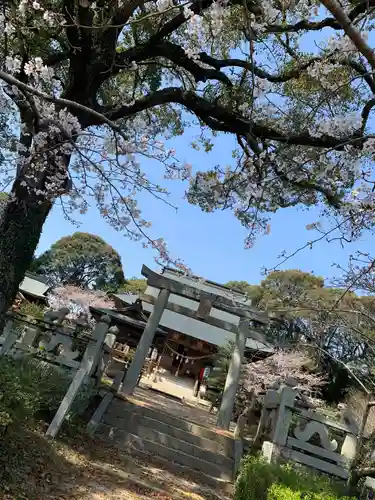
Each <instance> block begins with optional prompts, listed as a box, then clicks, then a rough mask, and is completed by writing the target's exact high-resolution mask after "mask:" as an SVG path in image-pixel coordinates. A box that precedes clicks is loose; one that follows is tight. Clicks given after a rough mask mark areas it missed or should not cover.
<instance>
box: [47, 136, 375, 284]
mask: <svg viewBox="0 0 375 500" xmlns="http://www.w3.org/2000/svg"><path fill="white" fill-rule="evenodd" d="M197 133H198V129H197V130H192V129H190V130H189V131H187V133H186V134H185V135H184V136H183V137H181V138H178V139H176V140H174V141H173V142H172V143H171V144H170V146H171V147H175V148H176V151H177V156H178V157H179V159H180V160H181V161H187V162H189V163H192V164H193V166H194V168H195V169H206V168H209V167H211V166H213V165H215V164H218V163H220V164H221V165H223V163H225V162H226V161H228V162H229V161H230V159H231V149H232V145H233V142H232V139H231V138H230V136H225V137H221V138H220V139H219V140H218V141H217V142H216V146H215V148H214V150H213V152H212V153H210V154H206V153H200V152H197V151H195V150H193V149H192V148H191V147H190V141H191V139H192V138H193V137H194V135H196V134H197ZM142 167H143V168H144V170H145V171H146V172H147V173H148V175H150V176H151V177H152V178H153V179H155V180H159V182H161V183H164V185H166V186H167V187H168V189H169V190H170V191H171V197H170V200H169V201H171V202H172V203H173V204H174V205H177V206H178V208H179V209H178V211H177V212H175V211H174V210H173V209H172V208H170V207H168V206H167V205H165V204H163V203H162V202H160V201H159V200H155V199H153V198H151V197H150V196H141V203H140V206H141V208H142V210H143V213H144V217H145V218H146V219H147V220H150V221H152V223H153V226H152V228H151V234H152V236H153V237H159V236H162V237H164V238H165V240H166V241H167V243H168V247H169V249H170V251H171V254H172V255H173V256H174V257H179V258H181V259H182V260H183V261H184V262H185V263H186V264H187V265H188V266H189V267H190V268H191V269H192V271H193V272H194V273H195V274H197V275H199V276H203V277H204V278H206V279H211V280H214V281H218V282H222V283H225V282H227V281H229V280H246V281H248V282H250V283H258V282H259V281H260V280H261V279H262V268H263V267H266V268H268V269H270V268H272V267H273V266H275V265H276V264H277V262H278V256H279V255H280V253H281V252H282V251H284V250H286V251H287V252H288V253H292V252H294V251H295V250H297V249H298V248H300V247H301V246H303V245H305V244H306V242H307V241H309V240H311V239H313V236H314V234H313V233H312V232H311V231H307V230H306V229H305V226H306V224H309V223H311V222H314V221H316V220H317V218H318V215H319V210H318V209H316V208H314V209H312V210H306V209H302V208H295V209H284V210H281V211H279V212H278V213H276V214H275V215H274V216H273V218H272V222H271V234H269V235H267V236H260V237H259V238H258V240H257V242H256V244H255V246H254V247H253V248H252V249H248V250H245V249H244V238H245V236H246V231H245V229H244V228H242V227H241V225H240V223H239V222H238V221H237V220H236V219H235V217H234V216H233V214H231V213H230V212H216V213H211V214H206V213H203V212H202V211H201V210H200V209H199V208H198V207H196V206H192V205H189V204H188V203H187V201H186V200H184V199H183V196H184V191H185V189H186V186H187V184H184V183H182V182H181V181H164V180H163V178H162V177H163V170H162V166H161V165H159V164H158V163H156V162H154V163H153V162H150V161H149V160H147V161H144V162H142ZM77 220H78V221H79V222H80V223H81V225H80V227H79V229H77V228H76V227H74V226H73V225H71V224H70V223H68V222H67V221H66V220H64V218H63V216H62V214H61V211H60V210H59V209H58V208H57V207H56V208H55V209H54V210H53V212H52V214H51V215H50V217H49V218H48V220H47V222H46V224H45V226H44V230H43V234H42V237H41V240H40V244H39V247H38V253H39V252H41V251H44V250H46V249H47V248H49V246H50V245H51V244H52V243H54V242H55V241H56V240H57V239H59V238H61V237H62V236H66V235H68V234H71V233H73V232H74V231H77V230H80V231H84V232H89V233H93V234H97V235H99V236H101V237H102V238H104V239H105V240H106V241H107V242H108V243H109V244H110V245H112V246H113V247H114V248H115V249H116V250H117V251H118V252H119V254H120V255H121V258H122V262H123V267H124V272H125V275H126V276H127V277H128V278H129V277H132V276H139V275H140V270H141V267H142V264H146V265H148V266H149V267H152V268H154V269H157V265H156V263H155V261H154V256H155V252H153V251H151V250H149V249H144V248H143V247H142V245H141V243H136V242H131V241H129V240H128V239H126V238H125V237H124V236H123V235H122V234H121V233H118V232H116V231H115V230H113V229H112V228H111V227H110V226H108V224H107V223H106V222H105V221H104V220H102V219H101V217H100V216H99V214H98V213H97V211H96V209H95V207H94V208H92V209H90V210H89V212H88V214H86V215H85V216H81V217H80V218H77ZM371 243H372V239H371V235H368V236H367V237H365V238H364V239H363V240H361V241H357V242H356V243H355V244H352V245H347V246H346V247H345V248H344V249H342V248H341V247H340V245H339V244H338V243H337V242H333V243H329V244H328V243H326V242H321V243H319V244H317V245H315V246H314V247H313V249H312V250H309V249H305V250H303V251H302V252H299V253H298V254H297V255H296V256H295V257H293V258H291V259H290V260H289V261H288V262H287V263H286V264H285V265H284V266H282V268H284V269H285V268H298V269H302V270H304V271H309V272H314V273H315V274H317V275H322V276H325V277H327V278H330V277H332V276H333V275H335V274H336V275H337V270H336V269H335V268H333V267H332V264H333V263H339V264H342V265H345V264H346V263H347V260H348V256H349V254H350V253H352V252H355V250H357V249H359V248H360V249H361V250H362V251H363V250H366V249H367V250H370V249H371Z"/></svg>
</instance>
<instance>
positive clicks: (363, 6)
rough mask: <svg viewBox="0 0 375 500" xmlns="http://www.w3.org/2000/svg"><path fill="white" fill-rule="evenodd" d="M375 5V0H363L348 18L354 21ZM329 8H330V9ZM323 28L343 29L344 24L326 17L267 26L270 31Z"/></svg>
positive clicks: (288, 31)
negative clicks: (319, 19)
mask: <svg viewBox="0 0 375 500" xmlns="http://www.w3.org/2000/svg"><path fill="white" fill-rule="evenodd" d="M374 6H375V0H362V1H361V2H359V3H358V4H357V5H356V6H355V7H354V9H352V10H351V11H350V12H349V14H348V16H347V17H348V19H349V21H350V22H351V23H352V22H353V21H355V19H356V18H357V17H358V16H359V15H360V14H363V13H364V12H366V10H367V9H368V8H369V7H374ZM328 10H329V9H328ZM332 14H333V13H332ZM323 28H331V29H334V30H341V29H343V26H342V25H341V24H340V22H339V20H338V19H337V18H336V17H326V18H325V19H322V20H321V21H315V22H314V21H313V22H310V21H306V20H302V21H299V22H298V23H296V24H287V25H281V24H280V25H279V24H274V25H270V26H268V27H267V32H268V33H296V32H298V31H320V30H322V29H323Z"/></svg>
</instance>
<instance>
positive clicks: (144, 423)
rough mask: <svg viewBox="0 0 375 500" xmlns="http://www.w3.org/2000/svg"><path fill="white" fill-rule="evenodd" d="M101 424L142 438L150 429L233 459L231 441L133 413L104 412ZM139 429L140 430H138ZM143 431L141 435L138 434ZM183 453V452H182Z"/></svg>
mask: <svg viewBox="0 0 375 500" xmlns="http://www.w3.org/2000/svg"><path fill="white" fill-rule="evenodd" d="M102 422H103V423H104V424H107V425H111V426H114V427H117V428H118V429H122V430H125V431H127V432H131V433H132V434H137V435H141V436H143V437H146V438H147V436H146V435H145V434H144V432H145V430H146V429H150V430H153V431H156V432H159V433H162V434H164V435H167V436H170V437H171V438H175V439H177V440H180V441H183V442H185V444H188V445H190V446H198V447H199V448H202V449H203V450H207V451H208V452H212V453H215V454H218V455H222V456H224V457H228V459H232V458H233V446H234V444H233V443H234V442H233V441H232V440H230V439H229V440H225V441H224V443H223V442H220V441H218V440H217V439H216V435H214V436H213V438H215V440H213V439H207V438H205V437H202V436H200V435H197V434H193V433H192V432H189V431H186V430H183V429H179V428H178V427H173V425H171V424H170V423H166V422H162V421H160V420H155V419H154V418H151V417H148V416H146V415H142V414H139V413H136V412H133V411H128V410H127V411H126V412H123V413H122V415H121V417H116V416H113V414H112V413H111V412H106V413H105V414H104V417H103V419H102ZM139 429H140V430H139ZM141 431H143V434H139V432H141ZM182 451H183V450H182Z"/></svg>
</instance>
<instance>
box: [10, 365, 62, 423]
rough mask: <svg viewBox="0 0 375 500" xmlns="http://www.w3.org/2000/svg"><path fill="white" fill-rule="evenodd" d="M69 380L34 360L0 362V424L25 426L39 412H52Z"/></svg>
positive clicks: (55, 408) (53, 369) (55, 370)
mask: <svg viewBox="0 0 375 500" xmlns="http://www.w3.org/2000/svg"><path fill="white" fill-rule="evenodd" d="M69 383H70V379H69V377H68V376H67V375H65V374H63V373H60V372H59V371H58V370H57V369H56V368H55V367H53V366H51V365H49V364H48V363H45V362H42V361H39V360H37V359H35V358H31V357H24V358H22V359H13V358H11V357H10V356H4V357H2V358H1V359H0V416H1V422H0V425H3V426H6V425H8V424H9V423H14V424H18V423H21V422H22V423H26V422H29V421H31V420H33V419H34V418H35V417H36V416H37V415H38V414H40V413H42V412H48V413H52V412H55V411H56V410H57V408H58V406H59V404H60V402H61V399H62V398H63V396H64V394H65V392H66V390H67V388H68V385H69Z"/></svg>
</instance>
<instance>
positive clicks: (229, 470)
mask: <svg viewBox="0 0 375 500" xmlns="http://www.w3.org/2000/svg"><path fill="white" fill-rule="evenodd" d="M150 397H152V395H151V394H150ZM97 434H98V435H100V436H101V437H104V438H106V439H109V440H111V441H113V444H114V445H115V446H116V447H118V448H119V449H124V450H127V451H131V453H132V454H135V455H137V456H141V457H143V458H146V459H147V458H149V457H151V456H152V460H153V462H154V463H155V460H156V462H157V463H158V464H160V465H161V467H165V468H166V469H167V470H170V471H171V472H174V473H179V474H184V475H186V477H188V478H191V479H192V480H193V481H196V482H199V483H201V484H204V485H207V486H210V487H213V488H215V490H217V491H221V492H222V493H230V492H231V491H232V487H233V485H232V481H233V475H234V455H233V454H234V440H233V438H232V437H231V435H230V433H227V432H220V431H218V430H216V429H211V428H208V427H204V426H203V425H201V424H198V423H195V422H191V421H187V420H185V419H182V418H178V417H176V416H175V415H171V414H169V413H167V412H164V411H161V410H160V409H158V408H155V407H154V406H152V405H150V404H147V403H145V402H144V401H139V400H136V399H134V398H132V397H127V398H124V397H123V396H122V397H120V396H119V395H117V396H115V397H114V398H113V400H112V402H111V403H110V406H109V407H108V408H107V410H106V412H105V414H104V415H103V417H102V419H101V422H100V424H99V427H98V429H97Z"/></svg>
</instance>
